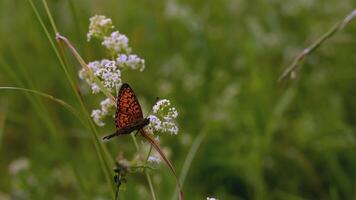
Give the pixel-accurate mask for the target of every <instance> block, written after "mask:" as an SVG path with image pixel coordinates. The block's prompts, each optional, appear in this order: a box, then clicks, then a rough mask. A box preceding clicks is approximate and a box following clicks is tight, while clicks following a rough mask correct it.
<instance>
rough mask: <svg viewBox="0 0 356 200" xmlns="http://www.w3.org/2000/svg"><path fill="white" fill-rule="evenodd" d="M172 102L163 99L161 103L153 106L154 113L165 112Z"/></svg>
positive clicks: (158, 102)
mask: <svg viewBox="0 0 356 200" xmlns="http://www.w3.org/2000/svg"><path fill="white" fill-rule="evenodd" d="M170 105H171V102H170V101H169V100H167V99H161V100H159V101H157V103H156V104H155V105H154V106H153V109H152V111H153V113H155V114H156V113H158V111H159V110H163V109H165V108H166V107H168V106H170Z"/></svg>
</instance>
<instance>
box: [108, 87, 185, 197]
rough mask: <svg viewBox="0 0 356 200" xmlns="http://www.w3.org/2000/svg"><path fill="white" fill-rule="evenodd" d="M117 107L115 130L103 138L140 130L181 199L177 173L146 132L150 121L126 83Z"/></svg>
mask: <svg viewBox="0 0 356 200" xmlns="http://www.w3.org/2000/svg"><path fill="white" fill-rule="evenodd" d="M116 105H117V108H116V114H115V125H116V132H115V133H113V134H111V135H107V136H105V137H104V138H103V139H104V140H108V139H110V138H112V137H115V136H120V135H126V134H129V133H131V132H133V131H138V132H140V135H141V136H142V137H144V138H145V139H146V140H147V141H148V142H150V143H151V145H152V146H153V147H154V148H155V149H156V150H157V152H158V153H159V154H160V155H161V157H162V158H163V160H164V161H165V163H166V164H167V165H168V167H169V168H170V170H171V171H172V173H173V175H174V176H175V178H176V181H177V188H178V190H179V194H180V195H179V199H183V192H182V190H181V187H180V185H179V182H178V177H177V173H176V172H175V170H174V167H173V165H172V163H171V162H170V161H169V159H168V158H167V157H166V156H165V154H164V153H163V151H162V150H161V147H160V146H159V144H158V143H157V142H156V141H155V139H154V138H153V137H152V136H151V135H150V134H148V133H147V132H146V130H145V129H144V127H145V126H147V125H148V124H149V123H150V119H149V118H144V117H143V114H142V109H141V105H140V103H139V102H138V99H137V97H136V95H135V93H134V91H133V90H132V88H131V87H130V86H129V84H127V83H123V84H122V86H121V88H120V90H119V94H118V97H117V103H116Z"/></svg>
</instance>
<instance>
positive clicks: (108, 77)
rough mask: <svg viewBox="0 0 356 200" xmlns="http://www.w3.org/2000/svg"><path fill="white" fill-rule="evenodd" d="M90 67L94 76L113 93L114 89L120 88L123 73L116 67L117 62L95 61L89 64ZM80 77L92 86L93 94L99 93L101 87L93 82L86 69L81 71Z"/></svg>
mask: <svg viewBox="0 0 356 200" xmlns="http://www.w3.org/2000/svg"><path fill="white" fill-rule="evenodd" d="M88 67H89V68H90V69H91V70H92V71H93V74H94V76H96V77H98V78H99V80H100V81H102V82H103V85H104V86H105V87H106V88H107V89H109V90H110V91H112V89H116V88H119V87H120V85H121V71H120V69H118V68H117V67H116V62H115V61H112V60H107V59H103V60H101V61H100V62H99V61H93V62H90V63H89V64H88ZM79 77H80V78H81V79H84V80H85V81H86V82H87V83H88V84H89V85H90V86H91V89H92V91H93V93H94V94H95V93H98V92H99V91H100V87H99V86H98V85H97V84H96V83H95V82H94V80H91V78H90V77H89V75H88V74H87V73H86V71H85V70H84V69H82V70H80V71H79Z"/></svg>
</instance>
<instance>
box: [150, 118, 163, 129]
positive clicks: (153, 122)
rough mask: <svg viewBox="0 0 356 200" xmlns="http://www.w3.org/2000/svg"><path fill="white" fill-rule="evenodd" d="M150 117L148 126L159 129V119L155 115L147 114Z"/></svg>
mask: <svg viewBox="0 0 356 200" xmlns="http://www.w3.org/2000/svg"><path fill="white" fill-rule="evenodd" d="M148 118H149V119H150V123H149V126H150V127H152V128H153V130H160V129H161V120H160V119H158V117H156V116H155V115H150V116H148Z"/></svg>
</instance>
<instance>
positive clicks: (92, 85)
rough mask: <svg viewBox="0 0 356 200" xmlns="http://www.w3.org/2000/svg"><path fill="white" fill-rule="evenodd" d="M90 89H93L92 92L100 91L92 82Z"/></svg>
mask: <svg viewBox="0 0 356 200" xmlns="http://www.w3.org/2000/svg"><path fill="white" fill-rule="evenodd" d="M91 90H92V91H93V94H97V93H99V92H100V87H99V86H98V85H97V84H96V83H92V84H91Z"/></svg>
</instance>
